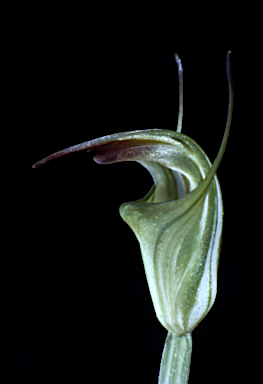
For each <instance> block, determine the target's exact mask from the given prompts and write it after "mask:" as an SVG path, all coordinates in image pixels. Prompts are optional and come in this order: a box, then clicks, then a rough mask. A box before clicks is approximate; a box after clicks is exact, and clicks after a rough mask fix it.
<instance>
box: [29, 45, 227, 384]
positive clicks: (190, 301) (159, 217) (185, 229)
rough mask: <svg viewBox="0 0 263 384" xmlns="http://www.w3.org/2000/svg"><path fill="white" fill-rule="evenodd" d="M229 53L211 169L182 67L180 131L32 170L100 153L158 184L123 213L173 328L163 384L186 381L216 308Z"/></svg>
mask: <svg viewBox="0 0 263 384" xmlns="http://www.w3.org/2000/svg"><path fill="white" fill-rule="evenodd" d="M230 54H231V52H230V51H229V52H228V54H227V78H228V83H229V107H228V118H227V124H226V129H225V133H224V137H223V141H222V144H221V147H220V150H219V153H218V155H217V157H216V159H215V161H214V163H213V164H211V162H210V160H209V158H208V157H207V155H206V154H205V152H204V151H203V150H202V148H200V146H199V145H198V144H197V143H196V142H195V141H194V140H193V139H191V138H189V137H188V136H186V135H183V134H182V133H181V127H182V117H183V77H182V72H183V70H182V65H181V61H180V59H179V57H178V55H177V54H175V59H176V62H177V65H178V74H179V96H180V97H179V115H178V126H177V132H173V131H169V130H162V129H150V130H138V131H132V132H121V133H116V134H112V135H108V136H104V137H101V138H98V139H95V140H91V141H87V142H85V143H82V144H78V145H75V146H72V147H70V148H67V149H64V150H62V151H59V152H56V153H54V154H52V155H50V156H48V157H46V158H45V159H43V160H41V161H39V162H37V163H36V164H34V165H33V167H34V168H36V167H38V166H39V165H42V164H44V163H46V162H47V161H49V160H52V159H54V158H57V157H59V156H62V155H65V154H68V153H72V152H76V151H80V150H83V149H86V150H87V151H93V150H96V151H98V153H97V154H96V155H95V157H94V160H95V161H96V162H97V163H99V164H109V163H116V162H120V161H137V162H139V163H140V164H141V165H142V166H143V167H145V168H146V169H147V170H148V171H149V172H150V174H151V176H152V178H153V181H154V185H153V186H152V188H151V190H150V191H149V192H148V194H147V195H146V196H145V197H144V198H142V199H140V200H137V201H134V202H129V203H124V204H122V205H121V207H120V215H121V217H122V218H123V220H124V221H125V222H126V223H127V224H128V225H129V226H130V227H131V229H132V230H133V232H134V234H135V236H136V237H137V239H138V241H139V244H140V248H141V253H142V259H143V263H144V269H145V274H146V278H147V282H148V286H149V291H150V294H151V298H152V302H153V306H154V309H155V312H156V316H157V318H158V320H159V321H160V323H161V324H162V325H163V326H164V327H165V328H166V329H167V331H168V336H167V339H166V342H165V347H164V352H163V357H162V363H161V369H160V375H159V384H184V383H185V384H186V383H187V382H188V376H189V369H190V360H191V350H192V339H191V333H192V331H193V330H194V328H195V327H196V326H197V325H198V324H199V323H200V321H201V320H202V319H203V318H204V317H205V316H206V314H207V313H208V311H209V310H210V308H211V307H212V305H213V303H214V301H215V297H216V291H217V270H218V260H219V253H220V244H221V235H222V217H223V204H222V195H221V190H220V186H219V182H218V179H217V176H216V171H217V168H218V166H219V164H220V161H221V159H222V156H223V153H224V150H225V147H226V143H227V138H228V134H229V129H230V123H231V117H232V108H233V85H232V78H231V71H230Z"/></svg>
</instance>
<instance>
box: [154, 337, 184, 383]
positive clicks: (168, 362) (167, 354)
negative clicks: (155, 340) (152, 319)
mask: <svg viewBox="0 0 263 384" xmlns="http://www.w3.org/2000/svg"><path fill="white" fill-rule="evenodd" d="M191 353H192V334H191V333H185V334H184V335H180V336H178V335H176V334H175V333H173V332H168V335H167V338H166V340H165V344H164V349H163V355H162V361H161V368H160V373H159V382H158V383H159V384H187V383H188V377H189V372H190V362H191Z"/></svg>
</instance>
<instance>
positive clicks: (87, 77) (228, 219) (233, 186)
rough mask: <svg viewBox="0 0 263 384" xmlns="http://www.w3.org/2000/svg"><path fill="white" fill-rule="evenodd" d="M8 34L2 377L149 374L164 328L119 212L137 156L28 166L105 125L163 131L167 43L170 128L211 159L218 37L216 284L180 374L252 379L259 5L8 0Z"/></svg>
mask: <svg viewBox="0 0 263 384" xmlns="http://www.w3.org/2000/svg"><path fill="white" fill-rule="evenodd" d="M12 33H13V37H12V96H13V99H12V107H13V110H12V116H11V145H9V147H10V154H11V155H10V185H11V188H10V190H11V192H10V252H11V258H10V261H11V267H10V272H11V278H10V282H11V288H10V293H11V299H10V356H11V357H10V372H11V373H10V383H12V384H31V383H32V384H46V383H49V384H51V383H64V384H66V383H79V384H81V383H94V384H95V383H98V384H100V383H105V382H107V383H114V384H118V383H120V384H123V383H126V382H131V383H136V384H142V383H143V384H144V383H147V384H152V383H157V381H158V372H159V366H160V361H161V355H162V349H163V345H164V341H165V337H166V330H165V329H163V328H162V326H161V325H160V323H159V322H158V320H157V319H156V316H155V313H154V310H153V306H152V302H151V299H150V295H149V292H148V287H147V283H146V279H145V275H144V270H143V265H142V260H141V254H140V249H139V245H138V243H137V240H136V238H135V236H134V234H133V233H132V231H131V229H130V228H129V227H128V226H127V224H125V223H124V222H123V221H122V219H121V217H120V216H119V213H118V209H119V206H120V204H121V203H122V202H125V201H130V200H136V199H139V198H141V197H143V196H144V195H145V194H146V193H147V192H148V190H149V189H150V187H151V185H152V180H151V177H150V175H149V174H147V171H146V170H145V169H143V168H142V167H141V166H140V165H139V164H137V163H130V162H127V163H119V164H114V165H107V166H102V165H98V164H96V163H95V162H94V161H93V160H92V157H93V154H92V153H91V154H87V153H86V152H85V151H83V152H79V153H77V154H72V155H68V156H65V157H62V158H60V159H56V160H54V161H53V162H50V163H48V164H46V165H44V166H43V167H40V168H38V169H32V168H31V166H32V164H33V163H35V162H36V161H38V160H40V159H41V158H43V157H45V156H47V155H49V154H51V153H53V152H55V151H58V150H60V149H63V148H65V147H68V146H70V145H73V144H78V143H81V142H83V141H87V140H90V139H93V138H97V137H100V136H103V135H106V134H112V133H115V132H122V131H129V130H135V129H150V128H162V129H170V130H174V129H176V123H177V113H178V80H177V67H176V64H175V62H174V57H173V54H174V52H177V53H178V54H179V56H180V58H181V60H182V64H183V67H184V121H183V130H182V132H183V133H184V134H186V135H188V136H190V137H192V138H193V139H194V140H195V141H196V142H197V143H198V144H199V145H200V146H201V147H202V148H203V149H204V150H205V152H206V153H207V154H208V156H209V158H210V159H211V161H213V160H214V159H215V157H216V155H217V152H218V149H219V147H220V144H221V140H222V137H223V133H224V128H225V122H226V116H227V106H228V87H227V79H226V70H225V58H226V52H227V51H228V50H232V52H233V76H234V82H235V101H234V114H233V123H232V127H231V132H230V136H229V141H228V144H227V149H226V152H225V155H224V158H223V160H222V163H221V165H220V167H219V170H218V173H217V174H218V177H219V181H220V185H221V188H222V193H223V200H224V210H225V216H224V230H223V243H222V252H221V258H220V266H219V281H218V295H217V299H216V301H215V304H214V306H213V307H212V309H211V311H210V312H209V314H208V315H207V316H206V318H205V319H204V320H203V321H202V322H201V323H200V324H199V325H198V327H197V328H196V329H195V330H194V332H193V354H192V364H191V372H190V378H189V384H191V383H202V384H205V383H214V384H215V383H237V382H240V381H241V380H243V379H244V380H245V381H246V380H248V381H247V382H251V383H256V382H260V380H259V377H260V373H259V372H260V366H259V364H260V350H257V348H258V345H260V338H259V336H258V332H259V331H260V311H259V304H260V301H261V298H260V295H259V293H260V282H261V280H260V275H261V272H260V264H259V263H260V258H261V256H262V251H260V249H259V246H258V245H257V244H258V240H259V239H260V233H261V228H262V225H261V224H260V223H258V221H257V218H258V217H260V209H261V207H260V206H259V204H258V201H259V199H260V181H259V180H260V176H258V175H260V171H259V163H258V159H259V155H260V151H261V145H260V132H261V131H262V120H261V119H259V118H258V117H257V114H258V115H259V116H260V113H259V112H260V108H261V104H262V94H261V87H260V81H262V80H261V79H262V64H263V60H262V33H263V28H262V7H259V6H256V5H241V4H239V5H238V4H236V5H228V6H224V5H205V4H202V5H200V4H199V5H198V4H197V5H190V4H188V5H187V4H186V5H177V4H156V3H155V4H154V3H152V4H143V5H142V4H136V3H133V4H111V3H109V4H99V3H98V4H96V5H95V4H83V3H78V4H70V3H35V4H34V3H28V4H22V3H16V4H15V5H13V17H12ZM260 253H261V254H260ZM261 341H262V339H261Z"/></svg>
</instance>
